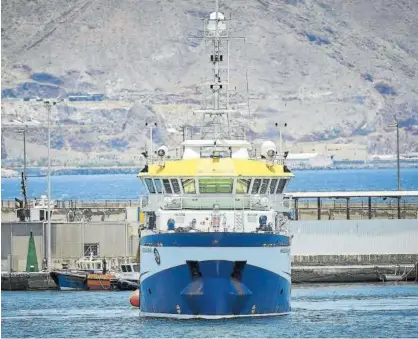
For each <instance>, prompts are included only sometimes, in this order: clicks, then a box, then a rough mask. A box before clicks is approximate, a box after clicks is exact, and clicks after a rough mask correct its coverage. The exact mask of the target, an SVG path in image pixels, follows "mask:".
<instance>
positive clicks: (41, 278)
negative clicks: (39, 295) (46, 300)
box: [1, 272, 59, 291]
mask: <svg viewBox="0 0 418 339" xmlns="http://www.w3.org/2000/svg"><path fill="white" fill-rule="evenodd" d="M58 289H59V288H58V286H57V285H56V284H55V283H54V281H53V280H52V278H51V276H50V275H49V273H48V272H30V273H26V272H13V273H7V272H1V290H2V291H44V290H58Z"/></svg>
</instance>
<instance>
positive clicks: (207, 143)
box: [138, 140, 293, 209]
mask: <svg viewBox="0 0 418 339" xmlns="http://www.w3.org/2000/svg"><path fill="white" fill-rule="evenodd" d="M183 146H185V149H184V153H183V158H182V159H179V160H165V159H160V160H159V161H158V162H157V163H153V164H149V165H148V166H147V167H146V169H145V170H143V171H142V172H141V173H139V174H138V176H139V177H140V179H141V180H142V182H143V183H144V186H145V187H146V189H147V191H148V194H149V202H150V203H151V204H152V205H153V206H152V208H155V207H157V206H155V204H154V203H158V205H159V207H161V208H163V209H212V208H213V205H214V204H216V205H218V207H219V208H220V209H236V208H240V209H260V208H261V209H269V208H273V207H274V208H278V207H280V206H277V205H281V206H282V205H283V195H282V193H283V191H284V190H285V188H286V185H287V184H288V182H289V180H290V179H291V178H292V177H293V174H292V173H291V172H290V171H289V170H288V169H287V168H286V166H285V165H284V164H283V160H282V159H279V158H277V157H276V154H274V156H272V157H271V159H268V157H262V158H259V159H251V158H249V155H248V151H247V149H248V146H249V143H248V142H246V141H241V140H231V141H228V140H223V141H217V142H215V141H213V140H188V141H186V142H184V143H183ZM265 153H266V152H265ZM160 154H161V153H160ZM261 154H263V152H261ZM266 154H267V153H266ZM153 202H154V203H153ZM150 207H151V206H150Z"/></svg>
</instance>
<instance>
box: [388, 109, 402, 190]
mask: <svg viewBox="0 0 418 339" xmlns="http://www.w3.org/2000/svg"><path fill="white" fill-rule="evenodd" d="M394 119H395V123H394V124H393V125H389V126H390V127H396V165H397V176H398V191H400V190H401V166H400V150H399V122H398V119H396V117H394Z"/></svg>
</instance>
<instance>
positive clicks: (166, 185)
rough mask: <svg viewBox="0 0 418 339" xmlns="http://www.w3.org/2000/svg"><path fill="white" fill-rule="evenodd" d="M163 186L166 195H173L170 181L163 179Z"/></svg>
mask: <svg viewBox="0 0 418 339" xmlns="http://www.w3.org/2000/svg"><path fill="white" fill-rule="evenodd" d="M163 185H164V191H165V193H167V194H173V191H172V190H171V185H170V181H168V179H163Z"/></svg>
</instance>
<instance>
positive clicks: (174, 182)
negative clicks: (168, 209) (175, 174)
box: [171, 179, 181, 194]
mask: <svg viewBox="0 0 418 339" xmlns="http://www.w3.org/2000/svg"><path fill="white" fill-rule="evenodd" d="M171 186H173V191H174V194H180V193H181V190H180V185H179V182H178V180H177V179H171Z"/></svg>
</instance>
